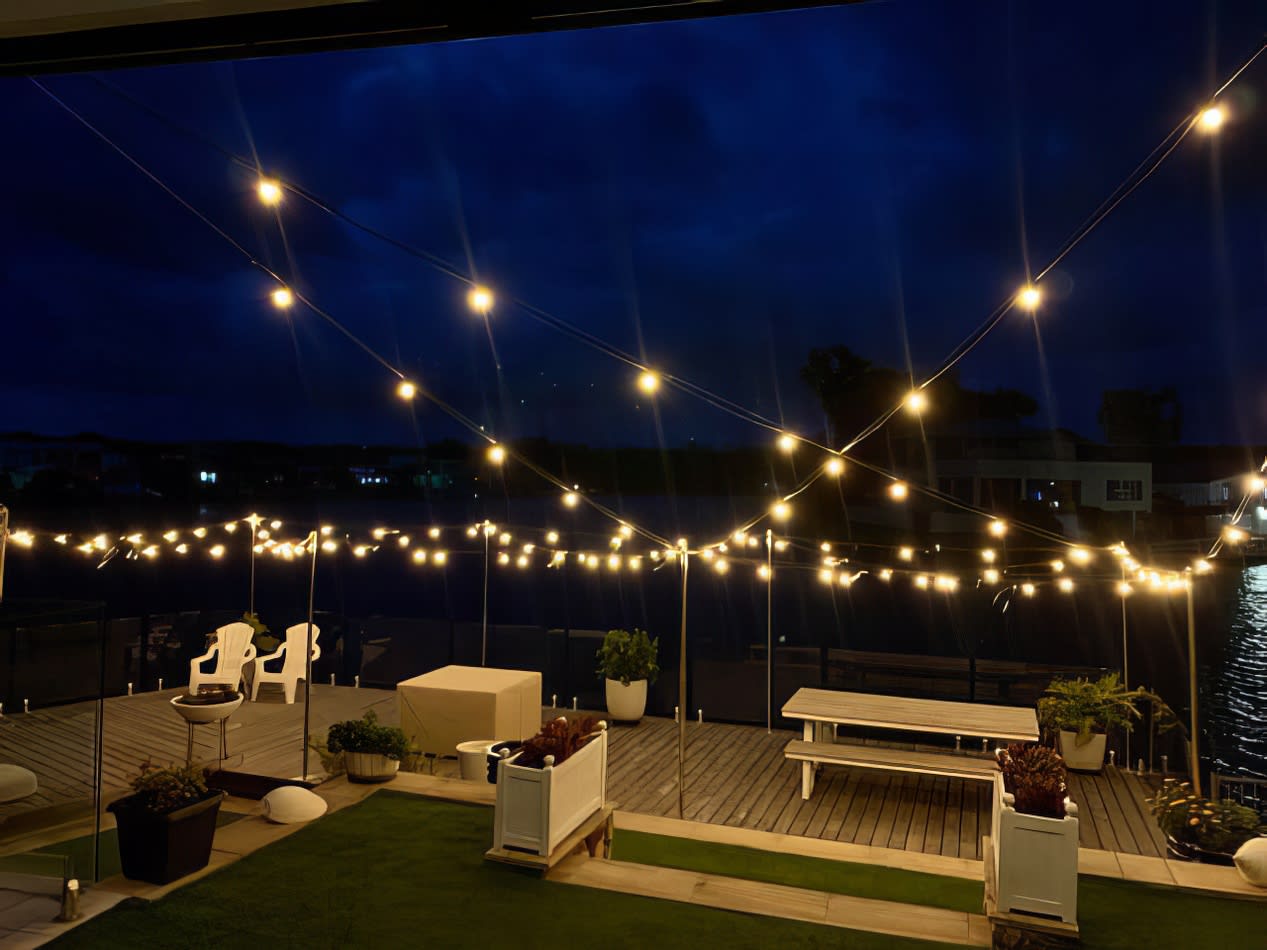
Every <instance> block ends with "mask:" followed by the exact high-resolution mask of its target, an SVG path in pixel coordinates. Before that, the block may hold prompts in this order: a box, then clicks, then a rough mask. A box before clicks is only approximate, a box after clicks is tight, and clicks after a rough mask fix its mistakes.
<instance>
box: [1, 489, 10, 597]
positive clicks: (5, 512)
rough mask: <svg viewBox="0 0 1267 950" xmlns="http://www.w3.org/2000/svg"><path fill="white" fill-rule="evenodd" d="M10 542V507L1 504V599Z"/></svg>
mask: <svg viewBox="0 0 1267 950" xmlns="http://www.w3.org/2000/svg"><path fill="white" fill-rule="evenodd" d="M8 542H9V509H8V508H6V507H5V506H4V505H0V601H2V600H4V548H5V545H6V544H8Z"/></svg>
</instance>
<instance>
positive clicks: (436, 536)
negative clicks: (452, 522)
mask: <svg viewBox="0 0 1267 950" xmlns="http://www.w3.org/2000/svg"><path fill="white" fill-rule="evenodd" d="M427 537H429V538H430V539H431V540H432V541H439V540H440V529H439V528H428V529H427Z"/></svg>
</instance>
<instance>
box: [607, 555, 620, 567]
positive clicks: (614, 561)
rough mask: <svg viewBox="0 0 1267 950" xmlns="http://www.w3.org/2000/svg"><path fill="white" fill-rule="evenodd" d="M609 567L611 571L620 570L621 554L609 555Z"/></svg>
mask: <svg viewBox="0 0 1267 950" xmlns="http://www.w3.org/2000/svg"><path fill="white" fill-rule="evenodd" d="M607 567H608V569H609V570H612V571H618V570H620V555H619V554H612V555H609V556H608V558H607Z"/></svg>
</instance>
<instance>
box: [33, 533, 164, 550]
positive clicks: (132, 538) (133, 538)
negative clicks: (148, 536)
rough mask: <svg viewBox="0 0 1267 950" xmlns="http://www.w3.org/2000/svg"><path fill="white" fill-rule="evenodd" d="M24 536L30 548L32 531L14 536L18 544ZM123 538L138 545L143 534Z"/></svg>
mask: <svg viewBox="0 0 1267 950" xmlns="http://www.w3.org/2000/svg"><path fill="white" fill-rule="evenodd" d="M23 537H26V538H27V539H29V540H28V541H27V543H26V547H28V548H29V547H30V546H31V544H30V542H31V541H33V540H34V538H32V536H31V532H29V531H19V532H17V533H16V534H15V535H13V538H14V539H15V540H17V542H18V544H22V541H21V540H20V539H21V538H23ZM123 540H124V541H126V542H127V543H128V544H132V545H137V544H140V543H141V540H142V539H141V535H140V534H129V535H128V536H127V537H126V538H124V539H123Z"/></svg>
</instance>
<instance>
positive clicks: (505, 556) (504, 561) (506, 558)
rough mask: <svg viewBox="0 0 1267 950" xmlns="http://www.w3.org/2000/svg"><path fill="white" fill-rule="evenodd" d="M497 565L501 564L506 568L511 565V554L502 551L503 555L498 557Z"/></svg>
mask: <svg viewBox="0 0 1267 950" xmlns="http://www.w3.org/2000/svg"><path fill="white" fill-rule="evenodd" d="M497 563H498V564H501V565H502V566H503V567H504V566H505V565H507V564H509V563H510V555H509V554H507V553H506V552H505V551H502V553H501V554H499V555H497Z"/></svg>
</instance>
